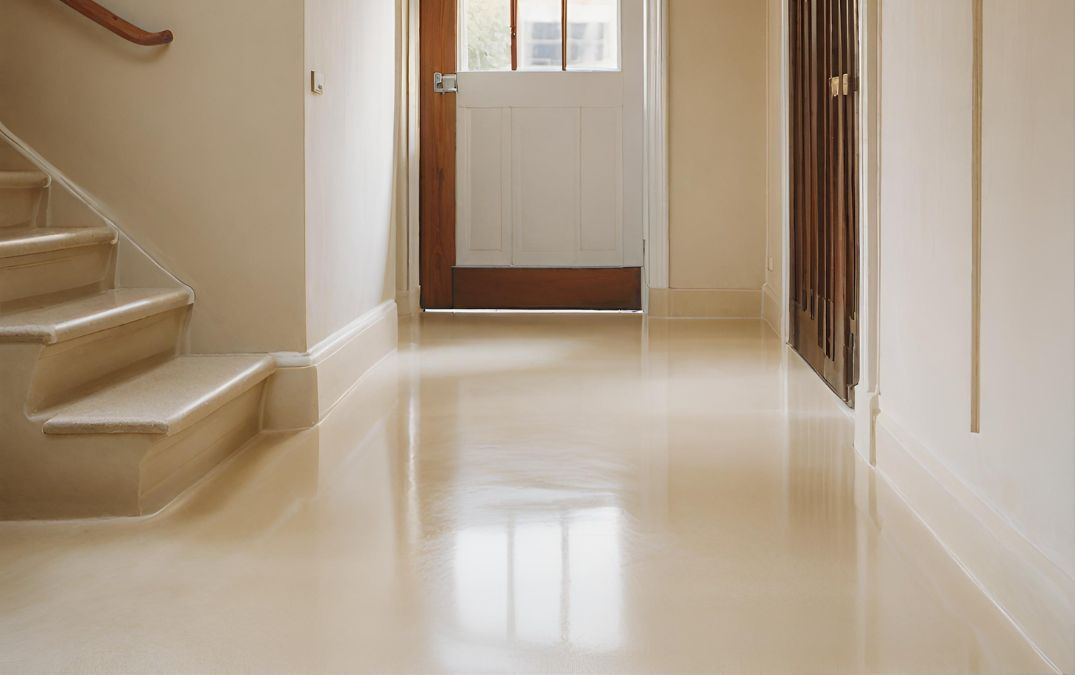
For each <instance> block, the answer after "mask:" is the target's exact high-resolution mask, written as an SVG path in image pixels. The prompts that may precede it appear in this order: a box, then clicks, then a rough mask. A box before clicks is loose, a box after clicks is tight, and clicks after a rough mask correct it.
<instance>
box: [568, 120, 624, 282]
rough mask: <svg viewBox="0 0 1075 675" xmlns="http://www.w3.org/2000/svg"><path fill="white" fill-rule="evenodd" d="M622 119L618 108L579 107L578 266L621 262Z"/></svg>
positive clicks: (619, 263)
mask: <svg viewBox="0 0 1075 675" xmlns="http://www.w3.org/2000/svg"><path fill="white" fill-rule="evenodd" d="M622 118H623V111H622V109H621V108H583V109H582V110H581V120H580V127H581V131H580V134H579V136H580V138H581V141H582V148H581V150H580V153H579V165H580V167H579V194H580V201H581V203H580V205H579V207H580V208H579V212H580V218H579V223H580V226H579V251H578V260H577V263H578V264H579V265H583V266H588V267H589V266H600V265H623V264H624V252H623V121H622Z"/></svg>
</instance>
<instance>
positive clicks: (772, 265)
mask: <svg viewBox="0 0 1075 675" xmlns="http://www.w3.org/2000/svg"><path fill="white" fill-rule="evenodd" d="M768 267H769V271H770V272H772V271H773V269H774V268H775V265H774V264H773V256H769V265H768Z"/></svg>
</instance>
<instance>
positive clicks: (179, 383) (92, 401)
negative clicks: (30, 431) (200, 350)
mask: <svg viewBox="0 0 1075 675" xmlns="http://www.w3.org/2000/svg"><path fill="white" fill-rule="evenodd" d="M274 371H275V362H274V361H273V359H272V357H271V356H267V355H220V356H215V355H203V356H200V355H195V356H179V357H176V358H174V359H171V360H169V361H166V362H164V363H162V364H160V365H158V366H156V367H154V368H151V369H149V370H147V371H145V372H143V373H140V374H138V375H136V376H135V377H132V378H130V379H127V380H124V381H122V382H119V383H116V384H114V385H111V386H109V387H106V388H104V389H101V390H98V391H97V392H95V393H93V394H90V395H89V396H86V397H85V398H82V399H79V400H76V401H73V402H71V403H69V404H66V405H63V406H60V407H59V408H56V409H55V410H53V411H52V416H51V417H50V418H49V419H48V420H47V421H46V422H45V433H46V434H157V435H165V436H169V435H172V434H176V433H179V432H180V431H182V430H184V429H186V428H188V427H190V426H191V425H192V424H194V423H195V422H198V421H199V420H201V419H204V418H205V417H207V416H209V415H210V414H211V413H213V412H214V411H216V410H218V409H219V408H220V407H222V406H223V405H224V404H226V403H228V402H229V401H232V400H234V399H235V398H236V397H238V396H239V395H240V394H243V393H244V392H246V391H248V390H249V389H250V388H251V387H254V386H255V385H257V384H258V383H259V382H261V381H262V380H264V379H265V378H267V377H269V376H270V375H272V373H273V372H274Z"/></svg>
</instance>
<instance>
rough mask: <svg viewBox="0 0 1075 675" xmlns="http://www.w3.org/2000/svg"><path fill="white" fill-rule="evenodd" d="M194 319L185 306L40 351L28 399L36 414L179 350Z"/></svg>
mask: <svg viewBox="0 0 1075 675" xmlns="http://www.w3.org/2000/svg"><path fill="white" fill-rule="evenodd" d="M189 317H190V308H189V307H183V308H180V309H175V310H172V311H169V312H164V313H162V314H157V315H154V316H151V317H147V318H145V319H141V320H139V321H134V322H132V323H129V324H126V325H123V326H119V327H117V328H112V329H109V330H104V331H99V332H97V333H91V334H90V335H85V336H83V337H80V338H77V339H75V340H70V341H68V342H61V343H59V344H55V345H49V346H47V347H44V348H42V349H41V352H40V354H39V357H38V359H37V363H36V364H35V367H34V371H33V379H32V382H31V384H30V390H29V395H28V397H27V406H28V411H29V412H30V413H31V414H32V413H34V412H36V411H39V410H43V409H46V408H49V407H51V406H54V405H56V404H59V403H62V402H64V401H67V400H70V399H71V398H73V397H75V396H76V395H79V394H82V393H85V391H86V390H87V389H91V388H93V386H94V385H95V384H97V383H101V382H102V381H107V380H108V379H109V378H110V377H111V376H115V375H116V374H118V373H121V371H127V370H128V369H132V368H138V367H139V366H145V365H148V364H151V363H156V362H157V361H159V360H162V359H164V358H166V357H168V356H172V355H174V354H176V353H177V352H178V350H179V346H180V340H181V336H182V335H183V332H184V329H185V327H186V324H187V321H188V320H189Z"/></svg>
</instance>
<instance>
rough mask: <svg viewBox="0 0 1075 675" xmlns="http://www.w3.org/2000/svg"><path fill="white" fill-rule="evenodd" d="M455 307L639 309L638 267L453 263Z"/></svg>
mask: <svg viewBox="0 0 1075 675" xmlns="http://www.w3.org/2000/svg"><path fill="white" fill-rule="evenodd" d="M453 272H454V274H453V277H454V284H453V285H454V287H455V307H456V308H457V309H607V310H614V309H619V310H640V309H642V269H641V268H640V267H607V268H606V267H601V268H535V267H456V268H455V269H454V270H453Z"/></svg>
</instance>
